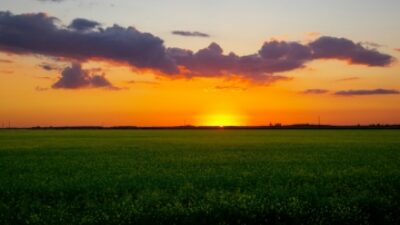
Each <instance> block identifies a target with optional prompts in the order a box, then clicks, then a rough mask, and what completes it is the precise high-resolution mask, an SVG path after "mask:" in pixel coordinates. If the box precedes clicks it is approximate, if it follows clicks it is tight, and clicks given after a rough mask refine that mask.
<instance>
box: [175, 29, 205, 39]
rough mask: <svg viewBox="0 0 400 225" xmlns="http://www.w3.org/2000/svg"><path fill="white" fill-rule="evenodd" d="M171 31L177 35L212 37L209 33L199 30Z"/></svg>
mask: <svg viewBox="0 0 400 225" xmlns="http://www.w3.org/2000/svg"><path fill="white" fill-rule="evenodd" d="M171 33H172V34H175V35H180V36H185V37H210V35H209V34H206V33H202V32H198V31H183V30H174V31H172V32H171Z"/></svg>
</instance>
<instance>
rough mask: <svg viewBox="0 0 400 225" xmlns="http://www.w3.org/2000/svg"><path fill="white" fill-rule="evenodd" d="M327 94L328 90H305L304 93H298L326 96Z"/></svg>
mask: <svg viewBox="0 0 400 225" xmlns="http://www.w3.org/2000/svg"><path fill="white" fill-rule="evenodd" d="M328 92H329V90H326V89H307V90H304V91H302V92H300V93H301V94H312V95H318V94H326V93H328Z"/></svg>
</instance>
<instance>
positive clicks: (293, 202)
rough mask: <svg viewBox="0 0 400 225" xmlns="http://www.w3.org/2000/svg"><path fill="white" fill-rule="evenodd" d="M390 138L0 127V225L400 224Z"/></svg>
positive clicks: (397, 173) (392, 134) (374, 133)
mask: <svg viewBox="0 0 400 225" xmlns="http://www.w3.org/2000/svg"><path fill="white" fill-rule="evenodd" d="M399 212H400V130H227V129H214V130H0V224H3V225H11V224H58V225H63V224H88V225H89V224H90V225H91V224H109V225H113V224H400V213H399Z"/></svg>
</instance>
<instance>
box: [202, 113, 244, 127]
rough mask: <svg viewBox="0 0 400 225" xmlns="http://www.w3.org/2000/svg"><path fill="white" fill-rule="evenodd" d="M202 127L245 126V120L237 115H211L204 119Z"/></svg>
mask: <svg viewBox="0 0 400 225" xmlns="http://www.w3.org/2000/svg"><path fill="white" fill-rule="evenodd" d="M201 125H203V126H217V127H220V128H223V127H226V126H242V125H245V124H243V120H242V119H241V118H240V117H239V116H237V115H231V114H211V115H206V116H204V117H203V119H202V122H201Z"/></svg>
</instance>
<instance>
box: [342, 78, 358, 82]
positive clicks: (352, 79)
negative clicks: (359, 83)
mask: <svg viewBox="0 0 400 225" xmlns="http://www.w3.org/2000/svg"><path fill="white" fill-rule="evenodd" d="M360 79H361V78H360V77H345V78H341V79H337V80H336V81H337V82H346V81H355V80H360Z"/></svg>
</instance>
